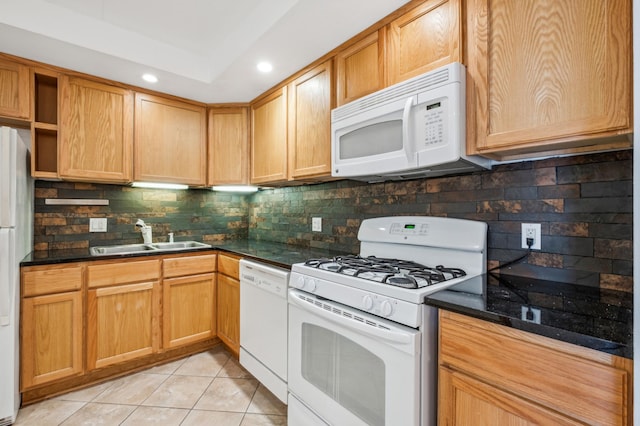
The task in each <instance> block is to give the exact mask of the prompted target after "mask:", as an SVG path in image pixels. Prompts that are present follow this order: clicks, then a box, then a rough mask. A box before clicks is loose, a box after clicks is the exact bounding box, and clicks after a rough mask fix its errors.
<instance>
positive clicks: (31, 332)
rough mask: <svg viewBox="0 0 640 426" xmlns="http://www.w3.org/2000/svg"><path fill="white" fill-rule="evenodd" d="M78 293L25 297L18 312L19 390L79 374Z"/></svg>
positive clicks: (79, 312)
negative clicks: (20, 339)
mask: <svg viewBox="0 0 640 426" xmlns="http://www.w3.org/2000/svg"><path fill="white" fill-rule="evenodd" d="M82 324H83V320H82V292H81V291H72V292H66V293H58V294H49V295H41V296H35V297H27V298H24V299H23V300H22V313H21V324H20V327H21V330H22V344H21V355H20V360H21V386H20V388H21V390H25V389H30V388H33V387H37V386H39V385H43V384H47V383H50V382H54V381H56V380H59V379H63V378H67V377H72V376H75V375H80V374H82V372H83V366H82V353H83V352H82V351H83V339H82Z"/></svg>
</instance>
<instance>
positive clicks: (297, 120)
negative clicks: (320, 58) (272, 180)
mask: <svg viewBox="0 0 640 426" xmlns="http://www.w3.org/2000/svg"><path fill="white" fill-rule="evenodd" d="M331 67H332V61H330V60H329V61H326V62H324V63H322V64H321V65H318V66H317V67H315V68H313V69H312V70H310V71H308V72H307V73H305V74H303V75H302V76H300V77H298V78H296V79H295V80H294V81H293V82H292V83H291V84H289V89H288V91H289V113H288V117H289V119H288V120H289V122H288V128H289V137H288V145H289V151H288V155H289V179H291V180H297V179H303V178H312V177H317V176H331V108H332V107H333V105H334V96H333V91H332V90H331V75H332V72H331Z"/></svg>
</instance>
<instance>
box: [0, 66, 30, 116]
mask: <svg viewBox="0 0 640 426" xmlns="http://www.w3.org/2000/svg"><path fill="white" fill-rule="evenodd" d="M29 80H30V74H29V67H27V66H25V65H22V64H19V63H16V62H12V61H9V60H6V59H0V116H4V117H11V118H22V119H26V120H28V119H29V118H30V117H31V108H30V102H29V99H30V87H31V85H30V84H29Z"/></svg>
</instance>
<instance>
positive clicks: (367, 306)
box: [362, 294, 373, 311]
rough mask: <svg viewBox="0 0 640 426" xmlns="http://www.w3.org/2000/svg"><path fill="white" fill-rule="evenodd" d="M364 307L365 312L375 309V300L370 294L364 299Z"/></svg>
mask: <svg viewBox="0 0 640 426" xmlns="http://www.w3.org/2000/svg"><path fill="white" fill-rule="evenodd" d="M362 307H363V308H364V309H365V311H370V310H371V308H373V299H372V298H371V296H369V295H368V294H367V295H365V296H364V297H363V298H362Z"/></svg>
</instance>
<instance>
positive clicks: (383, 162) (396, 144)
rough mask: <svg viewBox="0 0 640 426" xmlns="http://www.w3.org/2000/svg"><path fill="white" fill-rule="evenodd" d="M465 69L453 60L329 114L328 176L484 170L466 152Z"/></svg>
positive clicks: (483, 162) (485, 164) (371, 177)
mask: <svg viewBox="0 0 640 426" xmlns="http://www.w3.org/2000/svg"><path fill="white" fill-rule="evenodd" d="M464 93H465V68H464V66H463V65H462V64H460V63H459V62H454V63H451V64H448V65H446V66H443V67H441V68H438V69H436V70H433V71H429V72H427V73H425V74H422V75H419V76H417V77H414V78H412V79H410V80H406V81H403V82H401V83H398V84H395V85H393V86H391V87H388V88H385V89H383V90H380V91H378V92H375V93H372V94H370V95H367V96H365V97H362V98H360V99H357V100H355V101H353V102H350V103H348V104H346V105H343V106H340V107H338V108H335V109H333V110H332V111H331V164H332V170H331V175H332V176H335V177H342V178H348V179H356V180H364V181H369V182H375V181H384V180H390V179H395V180H400V179H415V178H420V177H431V176H443V175H447V174H454V173H465V172H471V171H475V170H481V169H488V168H490V167H491V160H489V159H486V158H483V157H479V156H468V155H466V154H465V151H466V147H465V121H466V116H465V96H464Z"/></svg>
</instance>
